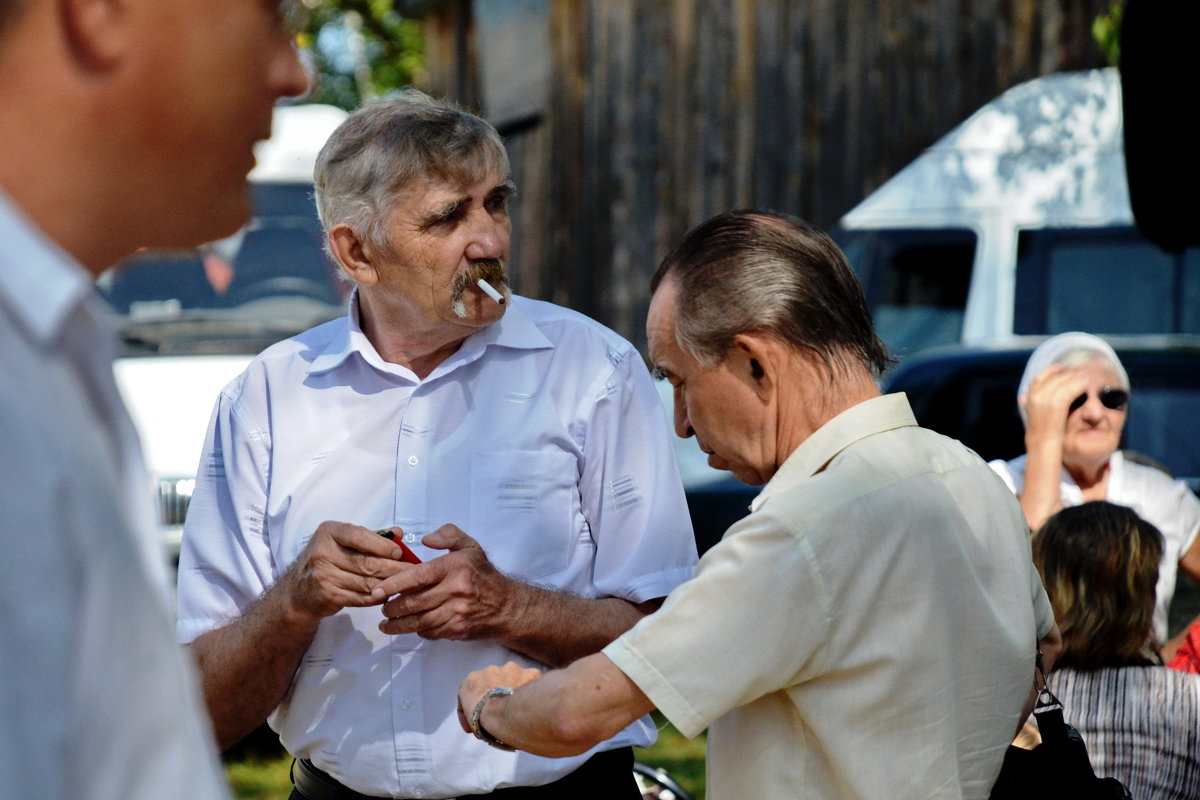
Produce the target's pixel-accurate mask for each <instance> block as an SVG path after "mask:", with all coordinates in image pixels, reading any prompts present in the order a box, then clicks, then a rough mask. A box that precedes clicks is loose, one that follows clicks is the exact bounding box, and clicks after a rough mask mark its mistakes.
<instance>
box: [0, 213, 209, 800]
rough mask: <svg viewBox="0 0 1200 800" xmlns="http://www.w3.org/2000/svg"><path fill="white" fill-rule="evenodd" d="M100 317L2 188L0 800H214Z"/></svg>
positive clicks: (189, 678)
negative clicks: (166, 799) (84, 799)
mask: <svg viewBox="0 0 1200 800" xmlns="http://www.w3.org/2000/svg"><path fill="white" fill-rule="evenodd" d="M106 316H107V314H106V312H105V311H104V310H103V308H102V305H101V304H100V302H99V300H97V299H96V298H95V297H93V287H92V283H91V280H90V278H89V276H88V275H87V273H86V272H85V271H84V270H83V268H82V267H80V266H79V264H77V263H76V262H75V261H74V260H73V259H72V258H71V257H70V256H69V255H68V254H67V253H65V252H63V250H62V249H60V248H59V247H58V246H57V245H55V244H54V243H53V242H52V241H50V240H48V239H47V238H46V237H45V236H43V235H42V234H41V232H40V231H38V230H36V229H35V228H34V226H33V225H32V223H30V221H29V220H27V219H26V218H25V217H24V216H23V215H22V214H21V212H20V211H19V210H18V209H17V208H16V207H14V206H13V205H12V204H11V203H10V201H9V200H8V198H7V197H6V195H5V194H4V193H3V191H0V511H2V513H0V676H3V680H2V682H0V795H3V796H4V797H14V798H15V797H19V798H23V799H28V800H36V799H37V798H46V800H60V798H65V797H92V798H114V799H115V798H122V800H125V799H127V798H128V799H129V800H159V798H164V797H171V798H196V800H213V799H214V798H222V797H227V796H228V795H229V790H228V785H227V784H226V781H225V778H224V775H223V774H222V772H221V770H220V764H219V762H218V760H217V757H216V751H215V748H214V746H213V739H212V733H211V731H210V730H209V726H208V722H207V714H206V712H205V711H204V709H203V707H202V706H201V705H200V703H199V700H198V691H197V686H196V682H195V669H194V666H193V665H192V664H191V660H190V659H186V658H185V657H184V654H183V653H182V651H181V648H180V647H179V646H178V644H176V642H175V641H174V637H173V636H172V628H173V620H172V616H171V610H170V604H169V600H168V594H167V570H166V563H165V555H164V553H163V551H162V548H161V546H160V545H159V544H158V541H157V538H156V533H155V530H156V526H155V524H154V506H153V502H152V499H151V495H150V482H149V479H148V478H147V476H146V472H145V469H144V467H143V464H142V459H141V452H140V449H139V447H138V442H137V436H136V434H135V432H134V428H133V424H132V422H130V420H129V417H128V415H127V414H126V412H125V407H124V406H123V405H122V403H121V400H120V397H119V395H118V394H117V388H116V384H115V382H114V380H113V375H112V355H113V351H114V344H115V337H114V330H113V328H112V325H111V322H110V321H109V320H107V319H105V317H106Z"/></svg>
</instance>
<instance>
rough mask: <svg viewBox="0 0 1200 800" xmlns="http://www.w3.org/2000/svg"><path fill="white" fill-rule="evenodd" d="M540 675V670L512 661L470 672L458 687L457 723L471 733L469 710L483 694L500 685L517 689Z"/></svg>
mask: <svg viewBox="0 0 1200 800" xmlns="http://www.w3.org/2000/svg"><path fill="white" fill-rule="evenodd" d="M540 677H542V672H541V670H537V669H532V668H527V667H522V666H521V665H520V664H517V663H515V662H513V661H509V662H508V663H507V664H505V665H504V666H503V667H487V668H486V669H481V670H476V671H475V672H472V673H471V674H470V675H468V676H467V677H466V678H464V679H463V682H462V683H461V684H459V687H458V724H459V725H461V726H462V729H463V730H464V731H466V732H467V733H471V732H472V731H471V712H472V711H474V710H475V706H476V704H478V703H479V700H480V699H481V698H482V697H483V696H484V695H485V694H487V693H488V692H490V691H491V690H492V689H495V688H497V687H501V686H502V687H505V688H508V689H519V688H521V687H522V686H524V685H525V684H527V683H531V682H533V681H535V680H537V679H538V678H540Z"/></svg>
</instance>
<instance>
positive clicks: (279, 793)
mask: <svg viewBox="0 0 1200 800" xmlns="http://www.w3.org/2000/svg"><path fill="white" fill-rule="evenodd" d="M291 768H292V758H291V756H288V755H284V756H277V757H275V758H260V757H250V758H247V759H246V760H245V761H235V762H231V763H227V764H226V765H225V775H226V777H228V778H229V785H230V786H232V787H233V796H234V797H236V798H237V799H238V800H287V798H288V795H290V794H291V793H292V778H291Z"/></svg>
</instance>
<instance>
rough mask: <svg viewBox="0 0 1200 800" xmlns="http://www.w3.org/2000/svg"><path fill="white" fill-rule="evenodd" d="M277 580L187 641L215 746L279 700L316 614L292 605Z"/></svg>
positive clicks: (254, 723)
mask: <svg viewBox="0 0 1200 800" xmlns="http://www.w3.org/2000/svg"><path fill="white" fill-rule="evenodd" d="M286 594H287V593H286V591H285V590H284V589H283V588H281V587H280V586H279V585H278V584H277V585H276V586H275V587H274V588H273V589H271V590H269V591H268V592H266V593H265V594H264V595H263V596H262V597H261V598H260V599H259V601H258V602H257V603H255V604H254V605H253V606H251V607H250V608H249V609H247V611H246V613H245V614H244V615H243V616H241V617H240V618H238V619H237V620H235V621H233V622H231V623H229V624H228V625H225V626H223V627H220V628H216V629H214V630H211V631H208V632H207V633H205V634H203V635H201V636H200V637H199V638H197V639H196V640H195V641H194V642H193V643H192V652H193V653H194V655H195V657H196V662H197V664H198V665H199V667H200V675H201V682H202V684H203V689H204V701H205V704H206V705H207V707H208V712H209V715H210V716H211V717H212V723H213V732H214V733H215V734H216V739H217V746H218V749H220V750H221V751H224V750H227V749H228V748H229V747H231V746H233V745H234V744H235V743H237V741H238V740H240V739H241V738H242V737H243V736H245V735H246V734H248V733H250V732H251V731H253V730H254V729H255V728H257V727H258V726H259V725H261V724H262V723H263V722H264V721H265V720H266V718H267V716H268V715H269V714H270V713H271V712H272V711H274V710H275V708H276V707H277V706H278V705H279V704H280V703H281V702H282V701H283V698H284V697H285V696H286V695H287V692H288V689H289V688H290V687H291V684H292V678H293V677H294V676H295V674H296V669H297V668H298V667H299V665H300V661H301V659H303V657H304V654H305V653H306V652H308V648H309V646H310V645H311V644H312V640H313V637H314V636H315V635H316V631H317V625H318V624H319V621H320V618H319V617H314V616H312V615H309V614H302V613H298V612H296V611H295V610H293V609H292V608H291V607H290V605H289V603H288V600H287V598H286Z"/></svg>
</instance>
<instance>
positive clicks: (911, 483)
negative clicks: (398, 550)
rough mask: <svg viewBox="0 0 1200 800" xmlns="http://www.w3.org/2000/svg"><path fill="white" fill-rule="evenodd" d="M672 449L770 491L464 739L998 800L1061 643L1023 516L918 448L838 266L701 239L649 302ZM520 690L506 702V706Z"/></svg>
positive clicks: (828, 251) (705, 227) (987, 478)
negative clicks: (654, 729) (624, 751)
mask: <svg viewBox="0 0 1200 800" xmlns="http://www.w3.org/2000/svg"><path fill="white" fill-rule="evenodd" d="M651 289H652V291H653V297H652V300H651V304H650V312H649V319H648V321H647V324H646V329H647V333H648V336H649V344H650V355H651V358H652V360H653V362H654V364H655V366H656V369H657V371H658V372H659V373H660V374H661V376H663V377H665V378H666V379H667V380H669V381H670V382H671V384H672V386H673V387H674V389H675V428H676V433H678V434H679V435H680V436H683V437H687V436H692V435H695V436H696V437H697V438H698V440H699V442H700V446H701V448H702V449H704V450H705V452H707V453H709V454H710V455H709V463H710V464H712V465H713V466H715V467H719V468H723V469H728V470H730V471H732V472H733V473H734V475H736V476H737V477H739V478H740V479H741V480H743V481H745V482H746V483H750V484H756V485H757V484H765V487H764V489H763V491H762V493H761V494H760V495H759V496H758V497H757V498H756V499H755V501H754V503H753V504H752V505H751V513H750V515H749V516H748V517H747V518H746V519H745V520H743V521H741V522H739V523H737V524H736V525H734V526H733V527H732V528H730V530H729V531H728V532H727V533H726V534H725V537H724V539H723V540H722V542H721V543H720V544H718V545H717V546H716V547H714V548H713V549H712V550H710V551H709V552H708V553H707V554H706V555H705V557H704V559H703V561H702V562H701V564H700V568H699V570H698V571H697V574H696V577H695V578H694V579H693V580H691V581H689V582H687V583H686V584H684V585H683V586H681V587H680V588H679V589H677V590H675V591H674V592H672V593H671V595H670V597H669V598H668V599H667V602H666V603H665V604H664V605H663V607H662V609H661V610H659V612H658V613H656V614H654V615H653V616H651V617H647V618H646V619H644V620H642V621H641V622H640V623H638V625H637V626H635V627H634V628H633V629H632V630H631V631H629V632H628V633H626V634H625V635H623V636H621V637H620V638H618V639H617V640H616V641H615V642H613V643H612V644H611V645H609V646H608V647H606V648H605V649H604V650H603V651H602V652H601V653H599V654H597V655H594V656H590V657H588V658H584V659H581V660H579V661H577V662H575V663H574V664H572V665H571V666H569V667H567V668H566V669H564V670H561V671H558V672H550V673H548V674H546V675H545V676H539V673H538V672H537V671H536V670H528V669H522V668H521V667H519V666H517V665H515V664H509V665H507V666H505V667H502V668H501V667H492V668H488V669H485V670H482V671H479V672H476V673H473V674H472V675H471V676H469V677H468V678H467V680H466V681H465V682H464V683H463V684H462V686H461V688H460V690H459V712H460V721H461V723H462V725H463V727H464V729H467V730H470V731H472V732H474V733H475V734H476V735H477V736H480V737H483V738H484V739H485V740H487V741H492V742H499V743H500V744H506V745H510V746H514V747H518V748H520V749H522V750H527V751H530V752H534V753H539V754H542V755H566V754H569V753H573V752H578V751H579V750H581V749H586V748H587V747H589V746H590V743H591V742H592V741H595V740H596V739H599V738H602V737H604V736H606V735H608V734H609V733H610V732H611V731H613V730H616V729H619V728H620V727H621V726H622V725H624V724H625V723H626V721H627V720H628V719H630V718H633V717H635V716H637V715H640V714H644V713H646V712H647V711H648V710H650V709H652V708H658V709H659V710H660V711H661V712H662V713H663V714H665V715H666V716H667V718H668V719H669V720H670V721H671V722H672V723H673V724H674V725H675V726H676V727H677V728H678V729H679V730H680V731H681V732H683V733H684V734H685V735H687V736H696V735H698V734H699V733H700V732H701V731H703V730H704V729H705V728H708V729H709V739H708V763H707V768H708V784H707V785H708V794H709V796H711V797H714V798H742V797H757V798H778V800H784V799H785V798H787V799H788V800H792V799H793V798H798V797H804V798H880V797H888V798H913V799H914V800H916V799H917V798H920V799H921V800H925V799H926V798H934V797H936V798H986V797H987V796H988V793H989V791H990V789H991V786H992V783H993V782H994V781H995V779H996V776H997V774H998V773H999V770H1000V766H1001V762H1002V760H1003V758H1004V752H1005V749H1006V747H1007V745H1008V743H1009V741H1010V740H1011V739H1012V737H1013V734H1014V733H1015V731H1016V730H1017V727H1018V725H1019V723H1020V721H1021V720H1022V719H1023V716H1024V714H1023V708H1026V709H1027V708H1028V706H1029V704H1030V703H1029V701H1030V690H1031V686H1032V680H1033V675H1034V657H1035V650H1036V649H1037V647H1038V645H1039V638H1040V639H1041V640H1042V641H1041V645H1042V648H1043V650H1045V651H1047V652H1046V654H1047V656H1049V657H1050V658H1052V657H1053V650H1054V649H1055V646H1056V642H1057V630H1056V629H1055V627H1054V619H1053V616H1052V613H1051V610H1050V606H1049V603H1048V602H1047V600H1046V594H1045V592H1044V591H1043V589H1042V585H1041V582H1040V580H1039V578H1038V574H1037V572H1036V570H1035V569H1034V567H1033V563H1032V560H1031V558H1030V547H1029V540H1028V537H1027V534H1026V529H1025V525H1024V523H1023V520H1022V517H1021V509H1020V507H1019V506H1018V505H1017V504H1016V502H1014V499H1013V497H1012V495H1011V494H1010V493H1009V492H1008V491H1007V490H1006V489H1005V487H1004V486H1003V484H1002V483H1001V482H999V481H997V480H996V479H995V476H994V475H993V474H992V473H991V471H990V470H989V469H988V467H987V465H986V464H984V462H983V461H981V460H980V459H979V458H978V457H977V456H975V454H974V453H972V452H970V451H969V450H967V449H966V448H964V447H963V446H962V445H961V444H959V443H958V442H955V441H953V440H950V439H947V438H945V437H942V436H939V435H937V434H934V433H932V432H930V431H927V430H924V429H922V428H919V427H917V424H916V421H915V420H914V418H913V415H912V411H911V410H910V409H909V406H908V403H907V401H906V400H905V398H904V397H903V396H902V395H890V396H880V394H879V390H878V389H877V388H876V383H875V380H874V376H875V375H877V374H878V373H879V372H880V371H882V370H883V369H884V368H885V367H886V366H887V364H888V362H889V358H888V356H887V354H886V352H885V350H884V348H883V345H882V344H881V343H880V342H879V340H878V339H877V338H876V336H875V334H874V332H873V330H872V328H871V322H870V316H869V314H868V312H867V309H866V303H865V302H864V300H863V295H862V290H861V288H860V287H859V285H858V282H857V280H856V279H855V277H854V275H853V273H852V272H851V271H850V267H849V265H848V264H847V263H846V260H845V257H844V256H843V255H842V254H841V252H840V251H839V250H838V249H837V247H836V246H835V245H834V244H833V242H832V241H831V240H830V239H829V238H828V237H827V236H825V235H824V234H823V233H821V232H819V231H817V230H816V229H815V228H813V227H811V226H809V225H808V224H806V223H804V222H801V221H800V220H796V219H792V218H788V217H783V216H778V215H775V214H770V213H765V212H737V213H732V214H726V215H722V216H719V217H716V218H714V219H712V220H709V221H708V222H706V223H704V224H702V225H700V226H699V227H698V228H696V229H695V230H693V231H692V232H691V233H690V234H688V236H687V237H686V238H685V239H684V241H683V242H682V243H681V244H680V245H679V246H678V247H677V248H676V250H675V251H674V252H673V253H672V254H671V255H669V256H668V257H667V259H666V260H665V261H664V262H663V264H662V266H661V267H660V268H659V270H658V272H657V274H656V275H655V277H654V281H653V283H652V284H651ZM514 690H515V691H514Z"/></svg>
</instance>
